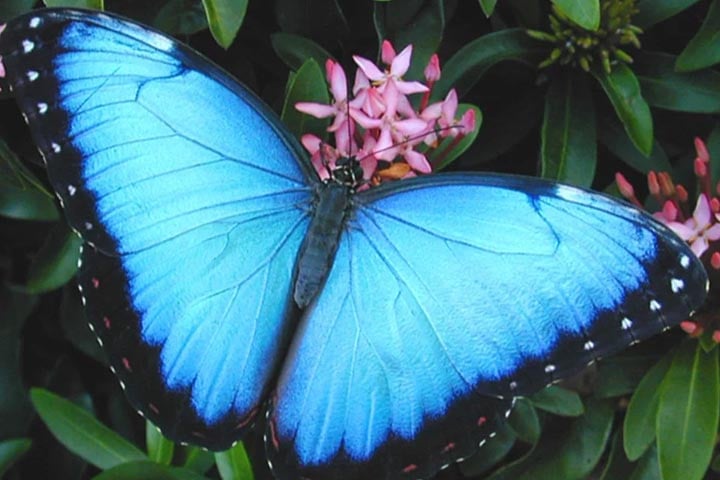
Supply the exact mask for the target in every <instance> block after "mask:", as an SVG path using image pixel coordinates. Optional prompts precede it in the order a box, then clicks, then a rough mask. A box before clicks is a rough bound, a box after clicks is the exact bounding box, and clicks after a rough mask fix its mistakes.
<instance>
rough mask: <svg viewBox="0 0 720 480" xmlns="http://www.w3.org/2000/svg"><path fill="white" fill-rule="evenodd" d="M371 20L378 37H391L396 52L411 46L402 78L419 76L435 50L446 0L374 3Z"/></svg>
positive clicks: (439, 36) (439, 39)
mask: <svg viewBox="0 0 720 480" xmlns="http://www.w3.org/2000/svg"><path fill="white" fill-rule="evenodd" d="M373 20H374V23H375V29H376V30H377V34H378V39H379V40H380V41H382V40H390V39H391V40H392V42H393V46H394V47H395V49H396V51H398V52H400V50H402V49H403V48H405V47H406V46H407V45H412V46H413V56H412V63H411V64H410V69H409V70H408V72H407V73H406V74H405V78H410V79H420V78H422V73H423V70H424V69H425V67H426V66H427V64H428V61H429V60H430V56H431V55H432V54H433V53H435V52H436V51H437V50H438V47H439V46H440V41H441V40H442V37H443V29H444V28H445V2H444V1H443V0H427V1H424V2H417V1H415V2H412V1H407V0H405V1H403V2H376V3H375V4H374V5H373Z"/></svg>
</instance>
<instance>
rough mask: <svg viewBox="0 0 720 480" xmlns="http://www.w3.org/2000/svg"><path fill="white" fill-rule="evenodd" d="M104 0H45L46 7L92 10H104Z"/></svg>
mask: <svg viewBox="0 0 720 480" xmlns="http://www.w3.org/2000/svg"><path fill="white" fill-rule="evenodd" d="M104 3H105V2H104V0H45V5H47V6H48V7H66V8H89V9H92V10H104V9H105V5H104Z"/></svg>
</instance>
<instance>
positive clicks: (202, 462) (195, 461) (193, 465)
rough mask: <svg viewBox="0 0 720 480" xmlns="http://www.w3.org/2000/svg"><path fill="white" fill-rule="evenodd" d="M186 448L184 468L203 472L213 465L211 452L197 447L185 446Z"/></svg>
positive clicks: (213, 457) (213, 460)
mask: <svg viewBox="0 0 720 480" xmlns="http://www.w3.org/2000/svg"><path fill="white" fill-rule="evenodd" d="M186 450H187V458H186V459H185V464H184V467H185V468H189V469H190V470H193V471H195V472H198V473H205V472H207V471H208V470H210V469H211V468H212V467H213V465H215V455H213V453H212V452H208V451H207V450H203V449H202V448H199V447H187V449H186Z"/></svg>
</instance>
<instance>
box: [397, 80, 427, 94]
mask: <svg viewBox="0 0 720 480" xmlns="http://www.w3.org/2000/svg"><path fill="white" fill-rule="evenodd" d="M395 85H396V86H397V89H398V91H399V92H400V93H404V94H405V95H411V94H413V93H422V92H429V91H430V89H429V88H428V87H427V85H423V84H422V83H420V82H404V81H402V80H396V81H395Z"/></svg>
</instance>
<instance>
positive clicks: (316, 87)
mask: <svg viewBox="0 0 720 480" xmlns="http://www.w3.org/2000/svg"><path fill="white" fill-rule="evenodd" d="M286 90H287V95H286V96H285V104H284V105H283V109H282V114H281V115H280V118H281V119H282V121H283V123H284V124H285V126H286V127H287V129H288V130H289V131H290V132H291V133H292V134H293V135H294V136H295V137H296V138H299V137H300V136H301V135H303V134H306V133H314V134H315V135H317V136H318V137H320V138H325V136H326V131H325V129H326V128H327V125H328V120H327V119H322V118H315V117H313V116H312V115H307V114H305V113H302V112H300V111H299V110H297V109H296V108H295V104H296V103H298V102H315V103H324V104H327V103H330V94H329V92H328V86H327V83H325V75H324V72H323V69H322V68H320V65H318V63H317V62H316V61H315V60H314V59H312V58H309V59H308V60H307V61H306V62H305V63H304V64H303V66H302V67H300V69H299V70H298V71H297V73H295V74H294V75H291V77H290V79H289V81H288V87H287V89H286Z"/></svg>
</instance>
